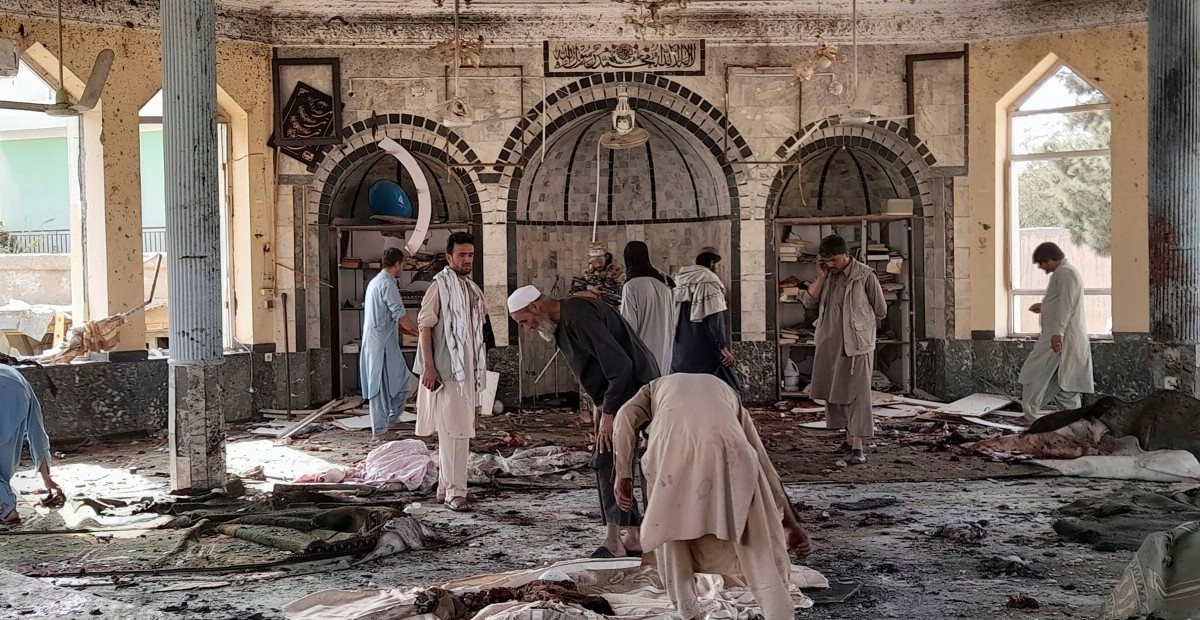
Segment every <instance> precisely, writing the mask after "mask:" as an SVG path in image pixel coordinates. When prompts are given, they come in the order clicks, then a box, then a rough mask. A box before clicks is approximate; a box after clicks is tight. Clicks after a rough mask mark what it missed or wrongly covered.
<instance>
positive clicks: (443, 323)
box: [415, 232, 487, 512]
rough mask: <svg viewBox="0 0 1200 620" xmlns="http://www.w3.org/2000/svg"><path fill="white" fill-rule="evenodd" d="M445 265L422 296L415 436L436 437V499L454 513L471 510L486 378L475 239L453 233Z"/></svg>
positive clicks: (448, 243) (448, 245)
mask: <svg viewBox="0 0 1200 620" xmlns="http://www.w3.org/2000/svg"><path fill="white" fill-rule="evenodd" d="M446 262H447V265H446V268H445V269H443V270H442V271H441V272H440V273H438V275H437V276H435V277H434V279H433V285H432V286H430V287H429V290H427V291H426V292H425V297H424V298H423V299H422V300H421V311H420V312H419V313H418V314H417V326H418V327H419V328H420V330H421V336H420V351H418V354H417V363H416V369H415V370H416V372H417V374H419V375H421V387H419V388H417V434H418V435H421V436H422V437H428V436H430V435H433V434H434V433H437V436H438V489H437V498H438V501H439V502H444V503H445V505H446V507H447V508H449V509H451V510H454V511H456V512H466V511H468V510H470V509H471V505H470V503H468V501H467V461H468V459H469V458H470V456H471V438H472V437H474V436H475V420H476V416H478V415H479V408H480V402H479V398H480V396H481V395H482V394H483V392H484V387H485V385H486V381H487V374H486V373H487V353H486V347H485V345H484V338H483V323H484V320H485V318H486V316H487V310H486V309H485V307H484V302H483V292H482V291H480V290H479V286H478V285H476V284H475V283H474V282H472V281H471V278H470V276H471V268H472V266H473V265H474V262H475V238H474V237H473V236H472V235H470V234H469V233H464V232H458V233H454V234H452V235H450V239H449V240H448V241H447V242H446Z"/></svg>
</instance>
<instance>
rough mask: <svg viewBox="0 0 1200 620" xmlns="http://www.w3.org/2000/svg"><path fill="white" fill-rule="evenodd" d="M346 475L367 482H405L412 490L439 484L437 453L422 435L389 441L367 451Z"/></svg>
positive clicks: (405, 485)
mask: <svg viewBox="0 0 1200 620" xmlns="http://www.w3.org/2000/svg"><path fill="white" fill-rule="evenodd" d="M346 474H347V476H346V479H347V480H349V481H353V482H364V483H366V484H377V485H385V484H402V485H404V487H405V488H407V489H408V490H410V491H415V490H417V489H432V488H433V487H435V486H437V478H438V466H437V455H436V454H435V453H434V452H433V451H432V450H430V449H429V447H428V446H426V445H425V442H423V441H421V440H420V439H405V440H403V441H389V442H387V443H385V444H383V445H381V446H379V447H378V448H375V449H374V450H371V452H370V453H368V454H367V458H365V459H363V460H362V462H360V463H359V464H358V465H355V466H354V469H352V470H348V471H347V472H346Z"/></svg>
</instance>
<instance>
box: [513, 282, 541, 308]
mask: <svg viewBox="0 0 1200 620" xmlns="http://www.w3.org/2000/svg"><path fill="white" fill-rule="evenodd" d="M541 298H542V292H541V291H539V290H537V287H536V286H534V285H532V284H530V285H528V286H522V287H521V288H519V289H517V290H515V291H513V294H512V295H509V296H508V313H509V314H512V313H514V312H517V311H519V310H524V309H525V308H526V306H528V305H529V304H531V303H533V302H535V301H537V300H539V299H541Z"/></svg>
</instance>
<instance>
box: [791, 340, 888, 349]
mask: <svg viewBox="0 0 1200 620" xmlns="http://www.w3.org/2000/svg"><path fill="white" fill-rule="evenodd" d="M893 344H908V343H907V342H905V341H903V340H876V341H875V346H877V347H882V346H885V345H893ZM779 346H781V347H796V348H800V349H811V348H813V347H815V346H817V343H815V342H797V343H795V344H787V343H784V342H781V343H779Z"/></svg>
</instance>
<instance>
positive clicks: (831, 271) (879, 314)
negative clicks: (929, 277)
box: [800, 235, 887, 464]
mask: <svg viewBox="0 0 1200 620" xmlns="http://www.w3.org/2000/svg"><path fill="white" fill-rule="evenodd" d="M817 270H818V275H817V279H816V280H814V281H813V282H812V284H809V285H808V290H806V291H801V292H800V301H801V302H802V303H803V304H804V307H805V308H808V309H810V310H811V309H812V308H815V307H818V306H819V307H820V314H819V315H818V317H817V333H816V344H817V350H816V355H815V357H814V359H813V378H812V386H811V387H810V391H811V392H810V394H809V396H811V397H812V398H816V399H821V400H824V401H825V423H826V426H827V427H829V428H836V429H842V428H844V429H846V437H847V439H848V441H846V442H843V443H842V445H841V447H839V448H838V453H839V454H845V453H849V454H850V459H849V460H850V462H851V463H858V464H862V463H866V462H867V454H866V452H865V451H864V450H863V440H864V439H866V438H870V437H873V436H874V435H875V422H874V420H873V419H872V418H871V375H872V374H873V372H874V368H875V328H876V325H877V324H878V323H879V321H881V320H883V318H884V317H885V316H887V302H886V301H884V299H883V288H882V287H880V286H879V277H878V276H876V275H875V271H874V270H873V269H871V268H870V267H868V266H866V265H864V264H862V263H860V262H858V261H857V260H855V259H853V258H851V257H850V250H849V248H847V247H846V240H845V239H842V238H841V237H839V236H837V235H830V236H828V237H825V238H824V239H822V240H821V245H820V246H818V248H817Z"/></svg>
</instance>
